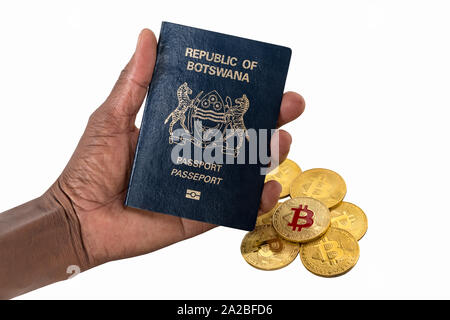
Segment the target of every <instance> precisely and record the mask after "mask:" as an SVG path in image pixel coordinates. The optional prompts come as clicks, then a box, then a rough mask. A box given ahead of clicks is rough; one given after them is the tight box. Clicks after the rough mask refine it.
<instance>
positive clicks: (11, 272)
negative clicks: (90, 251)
mask: <svg viewBox="0 0 450 320" xmlns="http://www.w3.org/2000/svg"><path fill="white" fill-rule="evenodd" d="M90 267H91V265H90V262H89V258H88V255H87V254H86V251H85V250H84V246H83V241H82V238H81V232H80V226H79V222H78V218H77V216H76V213H75V212H74V210H73V208H71V206H70V200H69V199H68V198H67V197H66V196H65V195H64V193H63V192H62V190H60V188H58V186H57V185H56V184H55V185H53V186H52V187H51V188H50V189H49V190H48V191H47V192H45V193H44V194H43V195H42V196H41V197H39V198H36V199H34V200H31V201H29V202H27V203H25V204H23V205H20V206H18V207H16V208H13V209H10V210H8V211H6V212H3V213H1V214H0V298H4V299H7V298H12V297H15V296H17V295H20V294H24V293H26V292H29V291H31V290H34V289H37V288H40V287H43V286H45V285H48V284H51V283H54V282H57V281H61V280H66V279H68V278H69V276H70V275H71V272H70V270H80V271H84V270H86V269H89V268H90ZM74 268H75V269H74ZM68 272H69V273H68Z"/></svg>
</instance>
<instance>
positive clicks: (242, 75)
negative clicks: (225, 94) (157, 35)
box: [184, 48, 258, 83]
mask: <svg viewBox="0 0 450 320" xmlns="http://www.w3.org/2000/svg"><path fill="white" fill-rule="evenodd" d="M184 56H185V57H189V58H191V59H196V60H200V61H205V62H210V63H216V64H221V65H224V66H227V67H228V66H229V67H230V68H226V67H220V66H216V65H211V64H209V63H202V62H195V61H192V60H188V62H187V64H186V70H189V71H194V72H197V73H204V74H208V75H210V76H217V77H222V78H228V79H232V80H237V81H242V82H244V81H245V82H247V83H249V82H250V78H249V75H248V73H247V72H245V71H239V70H235V69H234V70H233V69H231V68H235V67H238V65H240V66H241V67H242V68H243V69H246V70H253V69H255V68H256V67H257V66H258V62H257V61H252V60H249V59H245V60H243V61H242V63H240V64H238V63H239V59H238V58H236V57H232V56H227V55H224V54H220V53H216V52H209V51H205V50H200V49H194V48H186V51H185V54H184Z"/></svg>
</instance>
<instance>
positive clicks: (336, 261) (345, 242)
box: [300, 228, 359, 277]
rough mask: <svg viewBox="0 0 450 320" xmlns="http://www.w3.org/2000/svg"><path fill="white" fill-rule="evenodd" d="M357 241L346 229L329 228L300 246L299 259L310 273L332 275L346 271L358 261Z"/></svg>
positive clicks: (324, 275)
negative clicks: (320, 235)
mask: <svg viewBox="0 0 450 320" xmlns="http://www.w3.org/2000/svg"><path fill="white" fill-rule="evenodd" d="M358 258H359V246H358V241H356V239H355V238H354V237H353V236H352V235H351V234H350V233H349V232H347V231H345V230H342V229H338V228H330V229H328V231H327V232H326V233H325V234H324V235H323V236H322V237H320V238H319V239H317V240H314V241H311V242H308V243H305V244H303V245H301V248H300V259H301V260H302V263H303V265H304V266H305V267H306V269H308V270H309V271H311V272H312V273H314V274H316V275H318V276H322V277H334V276H338V275H341V274H344V273H346V272H347V271H349V270H350V269H351V268H353V267H354V266H355V264H356V262H358Z"/></svg>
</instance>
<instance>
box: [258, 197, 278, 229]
mask: <svg viewBox="0 0 450 320" xmlns="http://www.w3.org/2000/svg"><path fill="white" fill-rule="evenodd" d="M282 203H283V202H278V203H277V204H276V205H275V207H273V208H272V210H270V211H269V212H266V213H263V214H262V215H260V216H258V218H256V225H257V226H260V225H263V224H272V216H273V213H274V212H275V211H276V210H277V209H278V207H279V206H280V205H281V204H282Z"/></svg>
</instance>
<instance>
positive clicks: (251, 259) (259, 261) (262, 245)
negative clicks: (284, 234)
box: [241, 224, 299, 270]
mask: <svg viewBox="0 0 450 320" xmlns="http://www.w3.org/2000/svg"><path fill="white" fill-rule="evenodd" d="M298 250H299V245H298V243H294V242H289V241H286V240H284V239H281V238H280V237H279V236H278V234H277V233H276V231H275V229H274V228H273V227H272V226H271V225H270V224H266V225H260V226H256V228H255V230H253V231H251V232H249V233H247V234H246V235H245V237H244V239H243V240H242V244H241V253H242V256H243V257H244V259H245V261H247V262H248V263H249V264H250V265H251V266H253V267H255V268H258V269H261V270H276V269H280V268H283V267H285V266H287V265H288V264H289V263H291V262H292V261H294V259H295V258H296V257H297V255H298Z"/></svg>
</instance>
